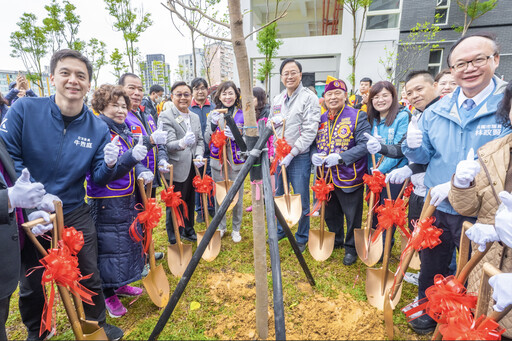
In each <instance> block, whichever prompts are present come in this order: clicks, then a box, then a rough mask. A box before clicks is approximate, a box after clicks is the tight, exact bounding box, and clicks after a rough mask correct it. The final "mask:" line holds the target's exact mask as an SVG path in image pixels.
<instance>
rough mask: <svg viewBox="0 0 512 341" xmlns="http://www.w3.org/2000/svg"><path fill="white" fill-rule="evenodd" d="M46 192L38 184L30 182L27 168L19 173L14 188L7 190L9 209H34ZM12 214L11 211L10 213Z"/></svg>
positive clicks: (41, 185)
mask: <svg viewBox="0 0 512 341" xmlns="http://www.w3.org/2000/svg"><path fill="white" fill-rule="evenodd" d="M45 193H46V191H45V190H44V186H43V184H42V183H39V182H34V183H32V182H30V172H29V171H28V169H27V168H25V169H23V170H22V171H21V176H20V177H19V178H18V180H16V182H15V183H14V186H12V187H9V188H8V189H7V196H8V197H9V202H10V204H11V209H14V208H16V207H20V208H34V207H37V206H38V205H40V204H41V201H42V200H43V196H44V195H45ZM10 212H12V211H10Z"/></svg>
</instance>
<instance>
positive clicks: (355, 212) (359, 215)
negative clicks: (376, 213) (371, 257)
mask: <svg viewBox="0 0 512 341" xmlns="http://www.w3.org/2000/svg"><path fill="white" fill-rule="evenodd" d="M363 192H364V187H363V186H360V187H359V188H358V189H357V190H355V191H354V192H352V193H345V192H343V190H342V189H341V188H337V187H335V188H334V191H333V192H331V198H330V200H329V201H328V202H327V203H326V205H325V222H326V224H327V227H328V228H329V231H331V232H334V233H335V234H336V236H335V238H334V245H335V246H337V247H345V253H350V254H353V255H355V254H356V245H355V242H354V229H355V228H361V222H362V220H363ZM344 217H346V218H347V235H346V236H345V231H344Z"/></svg>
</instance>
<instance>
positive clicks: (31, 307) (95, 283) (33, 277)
mask: <svg viewBox="0 0 512 341" xmlns="http://www.w3.org/2000/svg"><path fill="white" fill-rule="evenodd" d="M89 212H90V207H89V205H87V204H86V203H84V204H83V205H82V206H80V207H79V208H77V209H75V210H74V211H72V212H69V213H68V214H65V215H64V225H65V226H73V227H74V228H75V229H76V230H77V231H81V232H82V233H83V235H84V246H83V248H82V250H80V252H79V253H78V267H79V269H80V272H81V274H82V275H83V276H86V275H89V274H92V276H91V277H90V278H88V279H86V280H82V281H80V284H82V285H83V286H85V287H86V288H87V289H89V290H92V291H93V292H95V293H97V295H94V296H93V297H92V300H93V302H94V304H95V305H89V304H85V303H84V310H85V316H86V317H87V319H90V320H94V321H99V322H100V324H103V323H104V322H105V298H104V296H103V291H102V288H101V278H100V272H99V270H98V239H97V237H96V228H95V226H94V222H93V220H92V217H91V215H90V213H89ZM38 240H39V241H40V242H41V244H42V245H43V247H44V248H45V249H48V248H49V247H50V243H49V241H47V240H44V239H42V238H38ZM40 258H42V255H41V254H40V253H39V252H38V251H37V249H36V248H35V246H34V244H32V242H31V241H30V239H28V238H27V239H25V246H24V247H23V250H22V252H21V268H22V269H21V271H22V276H21V281H20V299H19V307H20V313H21V319H22V320H23V323H24V324H25V326H26V327H27V330H28V333H29V336H31V335H36V334H37V335H39V327H40V325H41V314H42V312H43V306H44V295H43V289H42V286H41V277H42V275H43V269H38V270H36V271H34V272H33V273H32V274H30V276H28V277H27V276H25V274H26V273H27V271H28V270H29V269H31V268H33V267H36V266H40V265H41V264H40V263H39V259H40Z"/></svg>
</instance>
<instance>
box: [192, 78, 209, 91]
mask: <svg viewBox="0 0 512 341" xmlns="http://www.w3.org/2000/svg"><path fill="white" fill-rule="evenodd" d="M201 84H202V85H204V87H205V88H206V89H208V82H207V81H206V79H204V78H202V77H197V78H194V79H193V80H192V82H190V86H191V87H192V89H195V88H197V87H198V86H199V85H201Z"/></svg>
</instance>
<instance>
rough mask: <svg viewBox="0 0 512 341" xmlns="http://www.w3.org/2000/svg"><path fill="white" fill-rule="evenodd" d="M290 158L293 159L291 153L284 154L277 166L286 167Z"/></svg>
mask: <svg viewBox="0 0 512 341" xmlns="http://www.w3.org/2000/svg"><path fill="white" fill-rule="evenodd" d="M292 159H293V155H292V154H291V153H290V154H288V155H286V156H285V157H283V159H282V160H281V162H279V166H285V167H288V166H289V165H290V162H292Z"/></svg>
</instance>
